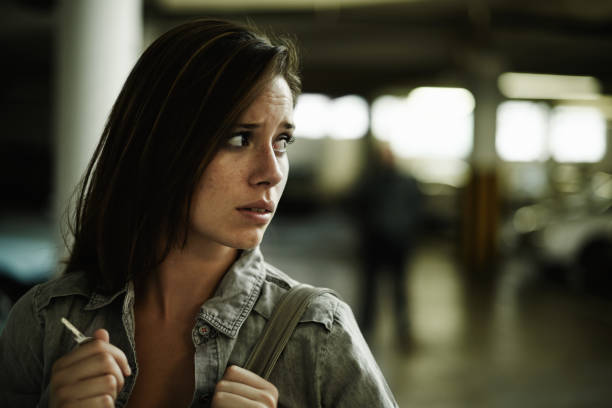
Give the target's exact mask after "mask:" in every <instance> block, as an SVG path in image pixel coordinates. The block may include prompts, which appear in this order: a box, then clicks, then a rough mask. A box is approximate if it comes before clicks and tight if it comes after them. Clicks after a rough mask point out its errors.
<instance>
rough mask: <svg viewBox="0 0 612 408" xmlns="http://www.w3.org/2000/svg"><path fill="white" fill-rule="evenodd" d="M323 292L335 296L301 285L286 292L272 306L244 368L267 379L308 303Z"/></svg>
mask: <svg viewBox="0 0 612 408" xmlns="http://www.w3.org/2000/svg"><path fill="white" fill-rule="evenodd" d="M323 293H331V294H333V295H335V296H338V295H337V294H336V292H334V291H333V290H331V289H325V288H315V287H312V286H309V285H304V284H300V285H297V286H295V287H293V288H291V289H290V290H289V291H287V293H285V294H284V295H283V296H282V297H281V299H280V300H279V302H278V304H277V305H276V306H275V308H274V311H273V312H272V316H271V317H270V320H269V321H268V323H267V324H266V326H265V327H264V330H263V333H262V334H261V336H260V337H259V339H258V340H257V344H255V347H254V348H253V351H252V352H251V355H250V356H249V359H248V360H247V362H246V364H245V366H244V368H246V369H247V370H249V371H252V372H254V373H255V374H257V375H259V376H260V377H263V378H265V379H266V380H267V379H268V377H269V376H270V373H271V372H272V369H273V368H274V366H275V365H276V361H277V360H278V357H279V356H280V354H281V353H282V351H283V349H284V348H285V346H286V345H287V342H288V341H289V338H290V337H291V335H292V334H293V331H294V330H295V326H297V324H298V322H299V321H300V318H301V317H302V315H303V314H304V312H305V311H306V309H308V306H309V305H310V303H312V301H313V300H314V299H315V298H316V297H317V296H319V295H322V294H323Z"/></svg>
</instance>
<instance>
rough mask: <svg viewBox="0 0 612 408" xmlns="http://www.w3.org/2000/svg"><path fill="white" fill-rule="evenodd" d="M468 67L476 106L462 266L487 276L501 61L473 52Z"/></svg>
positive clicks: (496, 210) (495, 199)
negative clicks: (474, 54)
mask: <svg viewBox="0 0 612 408" xmlns="http://www.w3.org/2000/svg"><path fill="white" fill-rule="evenodd" d="M471 68H472V69H471V71H472V84H471V86H470V88H471V91H472V92H473V93H474V97H475V99H476V107H475V109H474V147H473V151H472V155H471V157H470V164H471V169H472V173H471V178H470V182H469V183H468V185H467V187H466V189H465V194H464V197H463V222H462V224H463V228H462V253H463V260H464V265H465V267H466V269H467V270H468V271H470V272H471V273H472V275H473V276H474V277H476V278H491V277H492V274H491V271H492V267H494V263H495V259H496V256H497V234H498V224H499V215H500V198H499V184H498V174H497V164H498V157H497V152H496V150H495V130H496V119H497V106H498V105H499V102H500V101H501V96H500V94H499V90H498V88H497V78H498V76H499V74H500V73H501V72H502V64H501V61H499V60H498V58H496V57H495V56H487V55H477V56H476V58H474V60H473V61H472V66H471Z"/></svg>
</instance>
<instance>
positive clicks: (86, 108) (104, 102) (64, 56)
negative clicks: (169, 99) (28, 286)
mask: <svg viewBox="0 0 612 408" xmlns="http://www.w3.org/2000/svg"><path fill="white" fill-rule="evenodd" d="M57 22H58V32H57V44H56V52H57V54H56V99H55V183H54V187H55V189H54V198H53V207H54V208H53V213H54V215H55V219H56V221H57V223H56V225H58V240H59V241H58V244H59V246H58V255H59V257H60V258H63V257H64V256H65V254H66V249H65V247H64V242H63V240H62V238H61V236H60V235H59V230H60V229H61V231H68V228H67V224H66V217H65V216H64V214H65V211H66V208H67V205H68V203H69V200H70V197H71V196H72V193H73V191H74V189H75V186H76V185H77V183H78V182H79V180H80V179H81V177H82V175H83V172H84V171H85V168H86V167H87V163H88V162H89V160H90V158H91V155H92V153H93V151H94V149H95V147H96V145H97V143H98V140H99V139H100V135H101V134H102V130H103V128H104V125H105V123H106V119H107V117H108V114H109V113H110V109H111V107H112V104H113V103H114V100H115V99H116V97H117V96H118V94H119V91H120V89H121V87H122V85H123V82H124V81H125V79H126V78H127V75H128V74H129V71H130V70H131V68H132V66H133V65H134V63H135V62H136V59H137V58H138V55H139V54H140V51H141V46H142V25H143V24H142V0H60V1H59V3H58V20H57ZM67 238H68V242H67V243H68V244H70V242H71V237H67Z"/></svg>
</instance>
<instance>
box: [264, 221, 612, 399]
mask: <svg viewBox="0 0 612 408" xmlns="http://www.w3.org/2000/svg"><path fill="white" fill-rule="evenodd" d="M355 244H356V242H355V234H354V231H353V230H352V229H351V228H350V223H348V222H347V220H345V219H343V218H342V217H339V216H337V215H336V216H335V215H323V216H313V217H311V218H306V219H303V220H301V221H297V220H289V219H284V218H280V219H277V220H275V222H274V223H273V224H272V226H271V227H270V230H269V231H268V235H267V236H266V239H265V241H264V244H263V245H262V247H263V250H264V254H265V256H266V259H267V260H268V261H269V262H270V263H272V264H275V265H277V266H278V267H280V268H281V269H283V270H284V271H286V272H287V273H289V274H290V275H292V276H294V277H295V278H296V279H298V280H301V281H304V282H307V283H311V284H314V285H319V286H327V287H331V288H333V289H335V290H337V291H338V292H340V294H341V295H342V296H343V297H344V299H345V300H346V301H347V302H348V303H349V304H350V305H351V306H352V307H353V309H354V310H355V311H357V310H358V307H359V305H360V299H359V296H358V290H359V282H358V276H357V275H356V270H357V267H358V264H357V262H356V259H355V247H356V246H355ZM408 269H409V270H408V275H407V279H406V282H405V285H406V289H407V290H408V293H409V304H408V305H407V307H408V308H409V315H410V318H411V326H412V340H411V342H410V344H400V343H399V340H398V339H397V338H396V336H395V332H394V324H393V308H392V306H391V304H390V301H389V297H388V296H384V295H383V296H379V297H378V298H379V308H378V312H377V314H378V319H377V324H376V328H375V330H374V332H373V333H372V335H371V336H370V337H369V341H370V345H371V348H372V351H373V353H374V355H375V357H376V358H377V360H378V362H379V365H380V366H381V369H382V370H383V372H384V374H385V376H386V378H387V381H388V382H389V385H390V387H391V389H392V390H393V392H394V394H395V396H396V398H397V400H398V403H399V405H400V406H401V407H413V406H414V407H428V408H447V407H448V408H461V407H470V408H474V407H483V408H484V407H486V408H491V407H495V408H497V407H499V408H506V407H508V408H510V407H521V408H536V407H543V408H544V407H612V302H610V301H609V300H605V299H603V298H597V297H593V296H589V295H586V294H584V293H579V292H577V291H575V290H571V289H569V288H565V287H562V286H560V285H558V284H554V283H552V282H547V281H545V280H543V279H540V278H539V276H538V272H537V271H535V270H533V268H532V267H531V266H530V264H529V263H528V262H526V261H524V260H521V259H517V260H512V261H508V262H506V263H505V264H504V266H503V268H501V270H500V271H499V272H498V276H497V279H496V280H495V281H494V283H493V284H491V285H487V286H484V285H477V286H476V285H473V284H468V283H467V281H466V280H465V279H463V278H462V274H461V272H460V270H459V268H458V266H457V263H456V261H455V257H454V255H453V251H452V245H450V243H448V242H445V241H443V240H439V241H438V240H433V241H428V242H422V243H421V244H420V245H419V247H418V248H417V250H416V253H415V254H414V256H413V257H412V259H411V260H410V263H409V265H408ZM379 292H380V294H384V293H386V292H390V290H389V282H387V284H386V285H385V284H384V282H383V284H382V285H380V287H379Z"/></svg>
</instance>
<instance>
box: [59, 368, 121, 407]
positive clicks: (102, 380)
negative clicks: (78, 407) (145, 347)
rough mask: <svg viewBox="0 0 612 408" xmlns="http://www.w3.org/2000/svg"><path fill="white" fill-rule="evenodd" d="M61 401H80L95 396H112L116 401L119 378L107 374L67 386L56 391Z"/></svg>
mask: <svg viewBox="0 0 612 408" xmlns="http://www.w3.org/2000/svg"><path fill="white" fill-rule="evenodd" d="M55 394H56V396H57V398H58V400H60V401H67V402H68V401H70V402H72V401H80V400H88V399H91V398H94V397H103V396H110V397H111V399H112V400H113V401H114V400H115V399H116V398H117V394H118V390H117V380H116V379H115V377H114V376H113V375H110V374H107V375H103V376H99V377H94V378H90V379H88V380H85V381H81V382H79V386H78V387H74V386H72V387H71V386H65V387H62V388H59V389H58V390H56V392H55Z"/></svg>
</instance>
